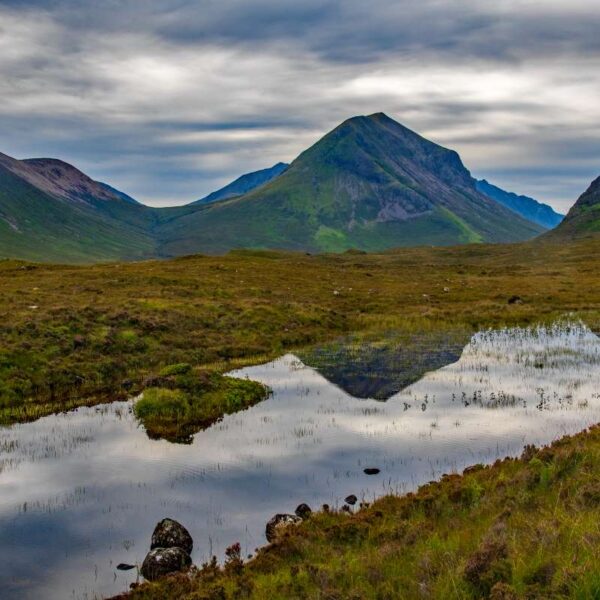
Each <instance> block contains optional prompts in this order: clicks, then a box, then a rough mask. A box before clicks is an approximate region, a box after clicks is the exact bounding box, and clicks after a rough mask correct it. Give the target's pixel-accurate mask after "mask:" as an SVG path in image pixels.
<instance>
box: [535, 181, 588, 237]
mask: <svg viewBox="0 0 600 600" xmlns="http://www.w3.org/2000/svg"><path fill="white" fill-rule="evenodd" d="M598 234H600V177H598V178H596V179H594V180H593V181H592V183H591V184H590V185H589V187H588V188H587V190H586V191H585V192H584V193H583V194H581V196H579V198H578V199H577V202H575V204H574V205H573V206H572V207H571V210H569V212H568V213H567V215H566V217H565V218H564V220H563V222H562V223H561V224H560V225H559V226H558V227H557V228H556V229H555V230H553V231H550V232H549V233H547V234H546V235H544V236H543V239H546V240H553V239H559V238H573V239H574V238H580V237H587V236H595V235H598Z"/></svg>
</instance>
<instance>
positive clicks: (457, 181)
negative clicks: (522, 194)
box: [160, 113, 543, 255]
mask: <svg viewBox="0 0 600 600" xmlns="http://www.w3.org/2000/svg"><path fill="white" fill-rule="evenodd" d="M542 231H543V229H542V228H541V227H540V226H539V225H537V224H534V223H532V222H530V221H527V220H525V219H523V218H521V217H520V216H519V215H516V214H515V213H514V212H513V211H511V210H509V209H507V208H505V207H504V206H502V205H501V204H499V203H498V202H496V201H494V200H492V199H490V198H489V197H488V196H486V195H484V194H482V193H480V192H479V191H478V190H477V188H476V182H475V180H474V179H473V178H472V177H471V174H470V173H469V171H468V170H467V169H466V168H465V167H464V165H463V164H462V161H461V159H460V157H459V155H458V154H457V153H456V152H454V151H452V150H448V149H446V148H443V147H441V146H438V145H437V144H434V143H433V142H430V141H428V140H426V139H424V138H423V137H421V136H419V135H418V134H416V133H414V132H413V131H411V130H409V129H407V128H406V127H403V126H402V125H400V124H399V123H397V122H395V121H393V120H392V119H390V118H389V117H387V116H386V115H384V114H382V113H378V114H374V115H371V116H368V117H355V118H352V119H349V120H347V121H345V122H344V123H342V124H341V125H339V126H338V127H336V128H335V129H334V130H333V131H331V132H330V133H328V134H327V135H326V136H325V137H323V138H322V139H321V140H320V141H318V142H317V143H316V144H315V145H314V146H312V147H311V148H309V149H308V150H306V151H305V152H303V153H302V154H301V155H300V156H299V157H298V158H297V159H296V160H295V161H294V162H293V163H292V164H291V165H290V166H289V168H288V169H287V170H285V171H284V172H283V173H282V174H281V175H279V176H278V177H277V178H276V179H274V180H273V181H271V182H269V183H267V184H265V185H263V186H261V187H260V188H258V189H255V190H253V191H251V192H249V193H247V194H245V195H243V196H239V197H236V198H233V199H229V200H223V201H220V202H214V203H210V204H208V205H204V206H200V207H198V210H196V211H193V212H188V213H186V214H181V215H180V216H179V217H177V218H174V219H171V220H169V222H168V223H166V224H165V225H164V226H163V227H162V228H161V234H160V235H161V248H162V251H163V252H164V253H166V254H169V255H172V254H184V253H193V252H210V253H215V252H217V253H218V252H226V251H227V250H230V249H232V248H238V247H251V248H257V247H263V248H265V247H270V248H287V249H293V250H303V251H343V250H345V249H348V248H362V249H365V250H383V249H386V248H391V247H395V246H410V245H418V244H428V245H431V244H433V245H451V244H462V243H473V242H512V241H520V240H526V239H529V238H532V237H534V236H536V235H538V234H539V233H541V232H542Z"/></svg>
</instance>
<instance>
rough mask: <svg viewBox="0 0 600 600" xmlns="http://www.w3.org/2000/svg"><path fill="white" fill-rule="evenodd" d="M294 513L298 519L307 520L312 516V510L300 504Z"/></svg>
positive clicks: (306, 505)
mask: <svg viewBox="0 0 600 600" xmlns="http://www.w3.org/2000/svg"><path fill="white" fill-rule="evenodd" d="M294 512H295V513H296V516H298V517H300V518H301V519H308V517H310V515H311V514H312V509H311V508H310V506H309V505H308V504H304V503H302V504H300V505H298V507H297V508H296V510H295V511H294Z"/></svg>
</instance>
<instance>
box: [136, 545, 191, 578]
mask: <svg viewBox="0 0 600 600" xmlns="http://www.w3.org/2000/svg"><path fill="white" fill-rule="evenodd" d="M191 564H192V559H191V558H190V555H189V554H188V553H187V552H186V551H185V550H183V549H182V548H155V549H154V550H150V552H148V554H147V555H146V558H145V559H144V562H143V564H142V575H143V576H144V577H145V578H146V579H147V580H148V581H155V580H156V579H160V578H161V577H164V576H165V575H168V574H169V573H177V572H179V571H183V570H185V569H187V568H188V567H189V566H190V565H191Z"/></svg>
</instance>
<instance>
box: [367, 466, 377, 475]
mask: <svg viewBox="0 0 600 600" xmlns="http://www.w3.org/2000/svg"><path fill="white" fill-rule="evenodd" d="M379 472H380V470H379V469H377V468H376V467H368V468H366V469H364V473H365V474H366V475H377V474H378V473H379Z"/></svg>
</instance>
